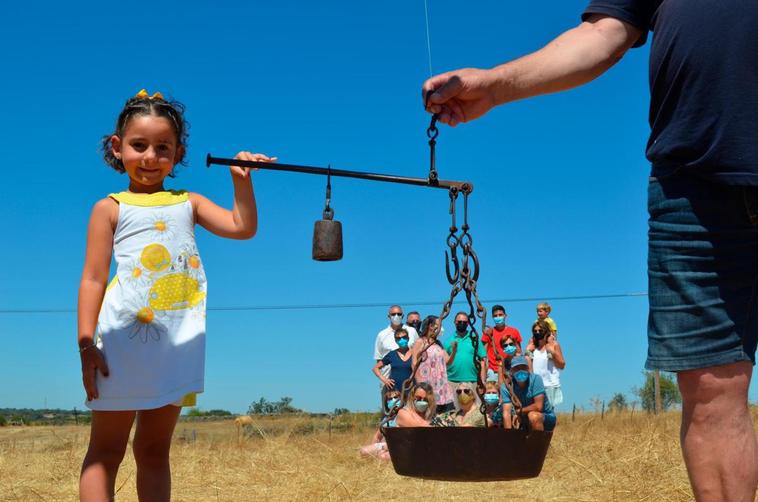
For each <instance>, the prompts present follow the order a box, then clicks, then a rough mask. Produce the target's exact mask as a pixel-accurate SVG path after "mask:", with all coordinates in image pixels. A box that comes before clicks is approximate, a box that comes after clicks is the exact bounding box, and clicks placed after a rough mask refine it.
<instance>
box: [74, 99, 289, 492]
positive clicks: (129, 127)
mask: <svg viewBox="0 0 758 502" xmlns="http://www.w3.org/2000/svg"><path fill="white" fill-rule="evenodd" d="M183 111H184V107H183V106H182V105H181V104H180V103H177V102H175V101H169V100H166V99H164V98H163V96H162V95H161V94H160V93H155V94H153V95H152V96H149V95H148V94H147V92H145V91H144V90H142V91H140V92H139V93H138V94H137V95H136V96H134V97H132V98H130V99H129V100H127V102H126V105H125V106H124V108H123V110H121V113H120V114H119V116H118V120H117V121H116V129H115V131H114V132H113V133H112V134H110V135H108V136H105V137H104V140H103V151H104V157H105V162H106V163H107V164H108V165H110V166H111V167H112V168H114V169H115V170H116V171H118V172H120V173H124V172H125V173H126V174H127V175H128V176H129V185H128V187H127V190H126V191H124V192H121V193H117V194H111V195H109V196H108V197H106V198H104V199H102V200H100V201H99V202H97V204H95V206H94V208H93V210H92V215H91V217H90V222H89V227H88V230H87V251H86V256H85V263H84V272H83V274H82V280H81V284H80V287H79V307H78V342H79V353H80V356H81V363H82V378H83V381H84V388H85V391H86V394H87V401H86V405H87V406H88V407H89V408H90V409H92V427H91V431H90V443H89V448H88V450H87V454H86V456H85V458H84V463H83V465H82V472H81V477H80V480H79V490H80V499H81V500H83V501H84V500H110V499H113V496H114V484H115V480H116V472H117V471H118V467H119V464H120V463H121V460H122V459H123V456H124V452H125V450H126V445H127V440H128V439H129V432H130V430H131V427H132V423H133V422H134V421H135V418H136V422H137V428H136V431H135V435H134V442H133V446H132V449H133V452H134V457H135V460H136V463H137V493H138V496H139V499H140V500H147V499H148V498H149V499H150V500H169V498H170V492H171V474H170V468H169V448H170V445H171V436H172V434H173V431H174V426H175V424H176V420H177V418H178V416H179V412H180V411H181V406H182V405H191V404H194V394H195V393H197V392H202V391H203V372H204V360H205V301H206V291H207V290H206V282H205V273H204V271H203V265H202V262H201V260H200V256H199V254H198V251H197V247H196V245H195V238H194V224H195V223H196V222H197V223H199V224H200V225H201V226H203V227H204V228H206V229H207V230H209V231H210V232H212V233H214V234H216V235H220V236H222V237H228V238H232V239H249V238H251V237H252V236H253V235H254V234H255V232H256V229H257V211H256V206H255V197H254V194H253V187H252V183H251V180H250V176H249V170H248V169H243V168H240V167H237V166H234V167H231V168H230V171H231V175H232V184H233V186H234V207H233V209H232V210H231V211H229V210H226V209H223V208H221V207H219V206H217V205H216V204H214V203H213V202H211V201H210V200H208V199H206V198H205V197H203V196H201V195H199V194H196V193H189V192H185V191H175V190H171V191H166V190H165V188H164V186H163V182H164V180H165V178H166V177H167V176H172V175H173V170H174V167H175V166H176V165H177V164H179V163H182V161H183V159H184V156H185V153H186V144H187V124H186V122H185V120H184V116H183ZM235 158H237V159H244V160H260V161H266V162H268V161H273V160H275V159H273V158H268V157H266V156H265V155H260V154H252V153H249V152H240V153H239V154H237V156H236V157H235ZM112 256H115V261H116V266H117V270H116V274H115V276H114V277H113V280H111V282H110V284H109V285H108V286H107V288H106V282H107V279H108V275H109V267H110V262H111V257H112Z"/></svg>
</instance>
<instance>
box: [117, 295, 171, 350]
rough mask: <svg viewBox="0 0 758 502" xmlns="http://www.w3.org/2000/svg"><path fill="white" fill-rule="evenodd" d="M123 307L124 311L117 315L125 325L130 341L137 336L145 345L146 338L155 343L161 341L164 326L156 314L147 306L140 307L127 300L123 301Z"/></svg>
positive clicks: (164, 332) (164, 329) (165, 330)
mask: <svg viewBox="0 0 758 502" xmlns="http://www.w3.org/2000/svg"><path fill="white" fill-rule="evenodd" d="M124 305H125V306H126V310H124V311H123V312H121V314H119V318H120V319H121V321H122V322H125V323H126V328H127V329H128V330H129V338H130V339H133V338H135V337H137V336H139V339H140V340H142V343H147V340H148V338H152V339H153V340H155V341H156V342H157V341H158V340H160V339H161V335H165V334H166V332H167V328H166V326H165V325H164V324H163V322H162V321H161V319H160V318H159V315H158V313H157V312H156V311H155V310H154V309H152V308H150V306H149V305H140V304H139V303H136V302H133V301H129V300H127V301H125V302H124Z"/></svg>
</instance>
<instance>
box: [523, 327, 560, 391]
mask: <svg viewBox="0 0 758 502" xmlns="http://www.w3.org/2000/svg"><path fill="white" fill-rule="evenodd" d="M529 345H530V347H532V346H533V347H534V348H533V350H532V369H533V371H534V374H536V375H539V376H540V377H542V383H543V384H545V393H546V394H547V398H548V400H550V402H551V403H552V404H553V406H557V405H559V404H561V403H562V402H563V393H562V392H561V376H560V371H559V370H562V369H563V368H565V367H566V360H565V359H564V358H563V351H562V350H561V346H560V345H559V344H558V341H557V340H556V339H555V336H553V335H552V334H550V326H549V325H548V324H547V323H546V322H545V321H543V320H538V321H537V322H535V323H534V324H533V325H532V341H531V343H530V344H529Z"/></svg>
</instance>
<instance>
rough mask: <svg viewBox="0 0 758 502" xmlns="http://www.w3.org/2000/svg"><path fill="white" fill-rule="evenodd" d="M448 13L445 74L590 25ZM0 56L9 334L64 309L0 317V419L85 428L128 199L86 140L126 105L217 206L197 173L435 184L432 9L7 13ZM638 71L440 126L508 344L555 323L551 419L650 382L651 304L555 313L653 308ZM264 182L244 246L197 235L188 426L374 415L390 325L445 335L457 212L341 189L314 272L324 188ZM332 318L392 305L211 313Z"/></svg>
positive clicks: (216, 193)
mask: <svg viewBox="0 0 758 502" xmlns="http://www.w3.org/2000/svg"><path fill="white" fill-rule="evenodd" d="M461 5H462V4H461V3H460V2H453V1H437V0H429V16H430V17H429V25H430V39H431V52H432V66H433V69H434V72H435V73H437V72H441V71H446V70H450V69H454V68H458V67H462V66H478V67H488V66H492V65H495V64H497V63H500V62H503V61H507V60H509V59H513V58H515V57H517V56H519V55H521V54H524V53H526V52H529V51H532V50H535V49H538V48H539V47H541V46H542V45H543V44H544V43H546V42H548V41H549V40H550V39H551V38H552V37H554V36H555V35H557V34H558V33H560V32H561V31H563V30H565V29H568V28H570V27H572V26H574V25H575V24H577V23H578V20H579V14H580V13H581V10H582V9H583V8H584V6H585V2H584V1H569V2H554V3H551V4H550V5H549V6H546V5H544V4H530V3H528V2H527V3H518V4H514V3H511V2H499V1H481V2H477V3H476V10H469V11H466V10H462V8H461ZM32 12H34V13H33V14H32ZM0 46H2V47H3V51H2V54H3V55H2V61H3V67H4V68H3V69H4V72H3V73H4V75H6V78H4V79H2V80H0V93H2V96H3V97H4V103H3V114H2V117H0V138H2V141H0V154H1V155H2V159H3V162H4V169H3V183H2V184H0V197H1V198H2V204H0V217H1V218H2V223H3V229H4V237H3V241H2V246H0V260H2V262H3V263H4V266H2V267H0V311H2V310H5V311H8V310H14V309H32V310H56V311H58V310H64V312H53V313H8V312H5V313H3V312H0V335H2V340H3V350H2V351H0V368H1V369H0V376H2V378H0V407H42V406H44V405H45V403H46V404H47V406H49V407H60V408H72V407H74V406H77V407H79V408H81V407H82V401H83V399H84V393H83V390H82V388H81V374H80V371H79V359H78V355H77V353H76V315H75V313H74V312H73V310H74V309H75V307H76V295H77V288H78V281H79V276H80V273H81V267H82V264H83V257H84V245H85V230H86V223H87V220H88V217H89V212H90V209H91V207H92V205H93V204H94V202H95V201H97V200H98V199H99V198H102V197H103V196H105V195H107V194H108V193H110V192H114V191H120V190H124V189H125V188H126V183H127V179H126V178H125V177H124V176H121V175H118V174H117V173H115V172H114V171H112V170H110V169H109V168H108V167H106V166H105V165H104V164H103V162H102V160H101V155H100V153H99V151H98V146H99V140H100V138H101V136H102V135H104V134H108V133H109V132H110V131H111V130H112V127H113V123H114V121H115V118H116V116H117V114H118V112H119V110H120V107H121V106H122V105H123V102H124V101H125V100H126V98H127V97H129V96H130V95H132V94H134V93H136V92H137V91H138V90H139V89H141V88H143V87H146V88H147V89H148V91H150V92H151V93H152V92H154V91H156V90H159V91H161V92H163V93H164V94H166V95H168V96H172V97H174V98H176V99H179V100H180V101H182V102H183V103H184V104H185V105H186V107H187V118H188V120H189V121H190V123H191V129H190V140H189V153H188V159H189V166H188V167H184V168H181V169H180V170H179V175H178V177H177V178H176V179H175V180H171V181H170V183H169V185H170V186H171V187H173V188H186V189H189V190H192V191H197V192H200V193H202V194H203V195H206V196H208V197H210V198H211V199H213V200H214V201H216V202H218V203H220V204H222V205H227V206H229V205H230V204H231V183H230V180H229V175H228V173H227V172H226V168H223V167H213V168H211V169H206V168H205V167H204V158H205V155H206V154H207V153H209V152H211V153H213V154H214V155H217V156H227V157H231V156H233V155H234V154H235V153H236V152H237V151H239V150H242V149H249V150H253V151H260V152H264V153H267V154H269V155H277V156H278V157H279V159H280V160H281V161H282V162H286V163H301V164H308V165H320V166H326V165H327V164H331V165H332V167H334V168H341V169H354V170H366V171H374V172H386V173H396V174H402V175H407V176H425V175H426V173H427V172H428V147H427V144H426V136H425V130H426V127H427V125H428V122H429V117H428V115H427V114H426V113H425V112H424V111H423V109H422V106H421V99H420V89H421V84H422V82H423V81H424V79H426V78H428V77H429V63H428V58H427V45H426V33H425V20H424V3H423V0H413V1H407V0H406V1H387V2H382V3H381V4H377V3H366V2H318V3H317V2H305V1H302V2H292V1H287V2H235V3H226V4H223V5H221V6H211V4H210V2H196V1H186V2H156V3H153V4H151V5H150V6H147V5H141V6H138V5H133V4H116V3H108V2H106V3H97V4H94V3H93V4H92V6H89V7H88V6H85V5H81V4H79V3H76V2H75V3H73V4H72V3H68V4H60V3H53V2H45V3H43V5H39V6H37V7H36V8H34V9H32V8H30V7H29V6H27V5H22V4H20V3H18V2H15V3H10V4H8V5H6V6H5V7H4V16H3V17H2V20H0ZM647 56H648V48H647V47H643V48H641V49H636V50H633V51H631V52H630V53H629V54H628V55H627V56H626V57H625V59H624V60H623V61H622V62H621V63H620V64H619V65H617V67H615V68H613V69H612V70H611V71H610V72H609V73H608V74H606V75H605V76H603V77H602V78H600V79H599V80H597V81H596V82H593V83H591V84H589V85H587V86H585V87H583V88H581V89H576V90H573V91H570V92H567V93H564V94H560V95H553V96H546V97H540V98H536V99H532V100H529V101H524V102H519V103H513V104H510V105H508V106H506V107H502V108H500V109H498V110H495V111H493V112H491V113H490V114H489V115H487V116H485V117H484V118H482V119H480V120H478V121H476V122H474V123H470V124H464V125H462V126H459V127H457V128H455V129H451V128H448V127H442V128H441V132H440V136H439V138H438V152H437V155H438V164H437V167H438V170H439V172H440V176H441V177H442V178H445V179H467V180H471V181H472V182H473V183H474V184H475V191H474V194H473V195H472V196H471V201H470V221H471V226H472V230H471V232H472V235H473V237H474V242H475V247H476V249H477V251H478V253H479V257H480V260H481V262H482V272H481V279H480V281H479V293H480V296H481V297H482V298H483V299H487V300H503V301H505V300H510V301H506V302H505V305H506V308H507V310H508V313H509V315H510V317H509V319H508V320H509V322H510V324H512V325H514V326H515V327H517V328H518V329H520V330H521V331H522V332H527V331H528V329H529V326H530V324H531V322H532V321H533V320H534V317H535V314H534V307H535V304H536V301H532V300H529V301H517V300H518V299H524V298H527V299H528V298H543V299H546V300H549V301H551V303H552V305H553V309H554V310H553V317H554V319H555V320H556V321H557V323H558V324H559V331H560V340H561V342H562V345H563V347H564V352H565V355H566V359H567V363H568V366H567V368H566V371H565V372H564V373H563V376H562V384H563V389H564V395H565V398H566V403H565V404H564V405H563V406H562V408H563V409H564V410H567V409H570V406H571V404H573V403H576V404H577V405H584V406H587V405H588V403H589V400H590V399H591V398H592V397H595V396H597V397H599V398H601V399H609V398H610V397H611V396H612V394H613V393H615V392H626V393H627V394H628V395H629V397H630V398H631V388H632V387H633V386H635V385H639V384H640V383H641V382H642V375H641V371H642V367H643V364H644V359H645V353H646V336H645V329H646V316H647V299H646V297H644V296H628V297H621V298H607V299H576V300H560V298H563V297H573V296H585V295H603V294H620V293H638V292H644V291H645V290H646V277H645V254H646V212H645V190H646V183H647V171H648V166H647V162H646V160H645V158H644V154H643V151H644V146H645V142H646V139H647V133H648V126H647V106H648V90H647ZM254 184H255V191H256V196H257V201H258V205H259V218H260V226H259V232H258V235H257V236H256V237H255V238H254V239H253V240H250V241H245V242H238V241H230V240H224V239H221V238H218V237H215V236H212V235H210V234H209V233H208V232H206V231H205V230H203V229H198V231H197V240H198V245H199V248H200V252H201V254H202V256H203V260H204V262H205V267H206V272H207V275H208V280H209V303H208V305H209V309H210V310H209V312H208V338H207V344H208V347H207V365H206V392H205V394H204V395H202V396H200V400H199V405H200V407H201V408H204V409H210V408H226V409H230V410H233V411H237V412H242V411H244V410H246V409H247V406H248V404H249V403H250V402H252V401H254V400H257V399H258V398H259V397H261V396H264V397H266V398H268V399H278V398H279V397H282V396H291V397H293V399H294V401H293V404H294V405H296V406H299V407H302V408H305V409H308V410H312V411H330V410H332V409H334V408H335V407H347V408H350V409H353V410H365V409H373V408H374V407H375V406H376V403H377V401H378V396H377V389H378V382H377V380H376V379H375V377H374V376H373V374H372V373H371V371H370V369H371V367H372V366H373V360H372V350H373V343H374V338H375V336H376V333H377V332H378V331H379V330H380V329H382V328H384V327H385V326H386V324H387V319H386V311H387V307H388V306H389V305H390V304H391V303H395V302H399V303H401V304H402V305H403V306H404V308H405V310H406V312H407V311H410V310H412V309H414V308H416V307H417V306H416V305H414V304H413V302H426V301H439V302H440V303H439V306H435V307H432V306H426V305H425V306H420V307H418V310H421V312H422V313H423V314H430V313H438V312H439V310H440V307H441V304H442V301H443V300H444V299H445V298H447V297H448V295H449V285H448V284H447V281H446V279H445V275H444V261H443V260H444V256H443V252H444V249H445V248H444V246H445V237H446V233H447V227H448V225H449V216H448V214H447V208H448V198H447V194H446V193H445V192H444V191H441V190H429V189H423V188H417V187H406V186H398V185H386V184H381V183H370V182H366V181H360V180H348V179H335V180H333V207H334V208H335V212H336V219H338V220H340V221H341V222H342V224H343V227H344V233H345V242H344V245H345V258H344V260H342V261H340V262H336V263H317V262H313V261H311V259H310V246H311V235H312V230H313V223H314V221H316V220H317V219H319V218H320V216H321V211H322V208H323V193H324V179H323V178H321V177H316V176H306V175H296V174H290V173H276V172H259V173H257V174H255V176H254ZM348 303H349V304H355V303H359V304H363V303H371V304H374V303H376V304H380V305H382V306H378V307H362V308H342V309H340V308H331V309H289V310H282V309H279V310H249V309H248V310H244V309H242V310H223V309H227V308H230V307H260V306H281V305H314V304H348ZM491 305H492V302H489V303H488V304H487V306H488V307H490V306H491ZM452 331H453V330H452V320H450V321H449V322H448V323H447V332H448V333H451V332H452ZM750 397H751V399H752V400H756V399H757V398H758V395H757V394H756V390H755V385H753V387H752V389H751V394H750Z"/></svg>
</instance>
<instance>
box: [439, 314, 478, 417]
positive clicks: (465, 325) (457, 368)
mask: <svg viewBox="0 0 758 502" xmlns="http://www.w3.org/2000/svg"><path fill="white" fill-rule="evenodd" d="M474 336H475V335H474V333H473V332H471V331H469V319H468V314H466V313H465V312H458V313H457V314H455V335H453V336H452V337H451V338H450V339H448V340H446V341H445V350H446V351H447V353H448V354H452V351H453V347H456V348H457V355H456V356H455V359H454V360H453V361H451V362H450V364H448V366H447V379H448V382H449V385H450V390H451V391H452V392H455V390H456V389H457V388H458V384H461V383H463V384H466V385H467V386H468V387H469V388H470V389H471V390H472V391H474V396H475V402H476V406H479V404H480V403H479V396H478V395H476V386H477V375H479V377H480V378H481V379H482V381H485V380H486V379H487V378H486V374H487V370H486V368H487V351H486V349H485V348H484V343H482V341H481V340H479V345H478V350H477V356H478V357H479V358H480V359H479V364H478V365H474V346H473V343H472V338H473V337H474ZM453 403H454V404H455V409H456V410H459V409H460V406H459V403H458V400H455V401H453Z"/></svg>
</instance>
